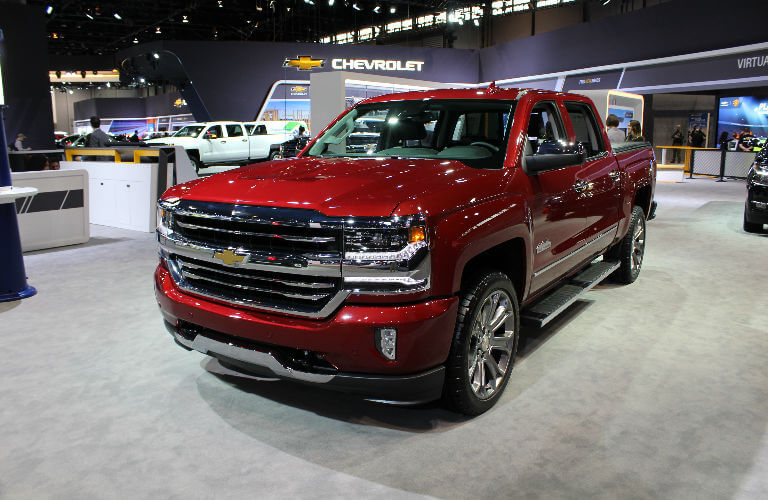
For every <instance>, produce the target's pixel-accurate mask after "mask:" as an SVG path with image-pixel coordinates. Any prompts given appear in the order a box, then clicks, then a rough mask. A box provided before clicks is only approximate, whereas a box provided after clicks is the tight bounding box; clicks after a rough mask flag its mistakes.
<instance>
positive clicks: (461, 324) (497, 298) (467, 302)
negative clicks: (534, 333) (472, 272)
mask: <svg viewBox="0 0 768 500" xmlns="http://www.w3.org/2000/svg"><path fill="white" fill-rule="evenodd" d="M491 313H493V314H491ZM503 314H506V316H500V315H503ZM491 319H496V321H495V322H494V321H489V320H491ZM499 321H500V322H499ZM496 322H499V323H498V325H496V328H495V329H489V328H486V327H490V328H493V326H494V324H495V323H496ZM519 330H520V311H519V307H518V304H517V295H516V294H515V288H514V286H513V285H512V282H511V281H510V280H509V278H508V277H507V276H506V275H505V274H503V273H500V272H498V271H490V270H489V271H485V272H482V273H480V274H478V277H477V278H476V279H475V280H474V281H473V282H472V283H471V284H470V286H468V287H467V289H466V290H465V291H463V292H462V294H461V299H460V303H459V312H458V316H457V318H456V328H455V330H454V335H453V343H452V345H451V351H450V353H449V354H448V362H447V363H446V377H445V387H444V389H443V399H444V400H445V402H446V404H447V405H448V406H450V407H451V408H452V409H454V410H456V411H458V412H460V413H464V414H466V415H479V414H481V413H483V412H485V411H488V410H489V409H490V408H491V407H492V406H493V405H494V404H496V402H497V401H498V400H499V398H500V397H501V394H502V393H503V392H504V388H505V387H506V386H507V382H508V381H509V377H510V373H511V372H512V367H513V366H514V362H515V353H516V352H517V343H518V338H519ZM494 371H495V374H494Z"/></svg>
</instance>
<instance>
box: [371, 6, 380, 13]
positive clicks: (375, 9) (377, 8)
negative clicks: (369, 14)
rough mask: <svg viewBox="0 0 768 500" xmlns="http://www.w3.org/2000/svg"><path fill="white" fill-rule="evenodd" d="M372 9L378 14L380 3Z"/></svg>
mask: <svg viewBox="0 0 768 500" xmlns="http://www.w3.org/2000/svg"><path fill="white" fill-rule="evenodd" d="M373 11H374V12H375V13H376V14H378V13H379V12H381V5H377V6H376V7H374V8H373Z"/></svg>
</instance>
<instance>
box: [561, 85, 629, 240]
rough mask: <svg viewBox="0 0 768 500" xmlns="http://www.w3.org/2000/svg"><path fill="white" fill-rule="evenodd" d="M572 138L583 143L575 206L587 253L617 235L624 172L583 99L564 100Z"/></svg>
mask: <svg viewBox="0 0 768 500" xmlns="http://www.w3.org/2000/svg"><path fill="white" fill-rule="evenodd" d="M564 104H565V109H566V114H567V116H568V122H569V126H570V127H569V128H570V130H569V135H570V139H571V140H572V141H578V142H580V143H582V145H583V146H584V148H585V149H586V151H587V159H586V161H585V163H584V164H583V165H582V166H581V168H580V169H579V172H578V174H577V176H576V183H575V186H576V191H577V192H578V194H579V203H578V204H577V206H578V207H579V210H581V215H582V217H583V218H584V221H585V229H584V235H583V236H584V240H585V244H587V245H588V246H589V248H588V250H589V252H588V253H596V252H599V251H601V250H603V249H605V248H606V247H607V246H608V245H609V244H610V243H611V242H612V241H613V238H614V236H615V235H616V230H617V228H618V224H617V223H618V220H619V212H620V210H621V183H622V179H623V174H622V172H621V169H620V168H619V164H618V163H617V162H616V158H615V157H614V156H613V154H611V153H609V152H608V151H607V148H606V144H605V139H604V134H603V133H602V130H601V128H600V126H599V125H598V124H599V122H598V120H597V117H596V116H595V113H594V109H593V108H592V106H590V105H589V104H588V103H586V102H580V101H570V100H566V101H565V102H564Z"/></svg>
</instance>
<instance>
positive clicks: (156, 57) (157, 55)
mask: <svg viewBox="0 0 768 500" xmlns="http://www.w3.org/2000/svg"><path fill="white" fill-rule="evenodd" d="M152 57H154V58H155V59H160V54H158V53H157V52H155V53H153V54H152Z"/></svg>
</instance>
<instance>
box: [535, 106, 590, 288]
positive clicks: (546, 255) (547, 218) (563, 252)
mask: <svg viewBox="0 0 768 500" xmlns="http://www.w3.org/2000/svg"><path fill="white" fill-rule="evenodd" d="M528 120H529V121H528V130H527V141H526V144H525V148H524V155H525V156H526V157H535V156H537V155H539V154H551V153H552V151H553V149H555V148H553V146H556V145H557V144H559V143H560V141H567V140H568V136H567V132H566V127H565V125H564V121H563V118H562V116H561V108H559V107H558V105H557V104H556V103H555V101H539V102H537V103H535V104H534V106H533V107H532V108H531V111H530V113H529V115H528ZM580 170H581V165H580V164H574V165H566V166H564V167H560V168H556V169H552V170H549V171H546V172H539V173H537V174H530V173H529V174H528V178H529V181H530V185H531V189H532V194H533V198H532V199H533V201H532V203H531V206H530V209H531V218H532V223H533V245H534V255H533V269H534V274H533V279H532V280H531V289H530V291H531V293H535V292H537V291H538V290H540V289H542V288H543V287H545V286H546V285H547V284H549V283H551V282H552V281H554V280H556V279H557V278H559V277H560V276H562V275H563V274H565V273H566V272H568V271H569V270H570V269H571V268H572V267H573V264H574V263H573V262H572V259H573V257H574V252H575V251H576V250H577V249H578V248H579V247H580V246H581V245H582V242H583V230H584V223H585V221H584V215H583V212H582V211H581V210H580V209H579V207H578V205H579V203H580V193H578V192H577V191H576V190H575V189H574V184H575V183H576V182H577V180H578V175H579V172H580Z"/></svg>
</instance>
